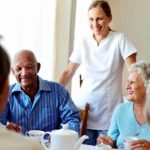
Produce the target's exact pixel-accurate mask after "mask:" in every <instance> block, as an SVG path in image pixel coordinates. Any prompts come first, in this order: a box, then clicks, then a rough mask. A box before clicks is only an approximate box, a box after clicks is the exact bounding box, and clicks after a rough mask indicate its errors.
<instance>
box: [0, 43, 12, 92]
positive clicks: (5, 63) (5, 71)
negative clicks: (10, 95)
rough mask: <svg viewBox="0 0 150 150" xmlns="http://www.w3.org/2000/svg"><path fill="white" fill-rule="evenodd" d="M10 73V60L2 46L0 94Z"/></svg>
mask: <svg viewBox="0 0 150 150" xmlns="http://www.w3.org/2000/svg"><path fill="white" fill-rule="evenodd" d="M9 72H10V60H9V57H8V54H7V53H6V51H5V50H4V48H3V47H2V46H1V45H0V92H1V91H2V88H3V84H4V81H5V79H6V78H7V77H8V75H9Z"/></svg>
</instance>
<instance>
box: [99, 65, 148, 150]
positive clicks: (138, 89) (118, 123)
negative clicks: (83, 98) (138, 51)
mask: <svg viewBox="0 0 150 150" xmlns="http://www.w3.org/2000/svg"><path fill="white" fill-rule="evenodd" d="M147 80H150V64H149V63H148V64H146V63H144V62H137V63H135V64H133V65H131V66H130V68H129V77H128V84H127V91H128V101H129V102H126V103H123V104H120V105H119V106H117V108H116V109H115V111H114V113H113V117H112V121H111V125H110V128H109V131H108V136H106V135H101V136H99V137H98V139H97V142H98V143H104V144H109V145H111V146H112V147H113V148H116V147H118V148H119V147H123V146H124V144H123V139H124V138H125V137H128V136H134V137H137V138H138V139H142V140H150V126H149V125H147V123H146V122H145V117H144V114H143V110H144V105H145V101H146V87H145V81H147ZM134 146H135V147H138V146H143V145H138V144H135V145H134ZM140 148H141V147H140ZM142 148H143V147H142Z"/></svg>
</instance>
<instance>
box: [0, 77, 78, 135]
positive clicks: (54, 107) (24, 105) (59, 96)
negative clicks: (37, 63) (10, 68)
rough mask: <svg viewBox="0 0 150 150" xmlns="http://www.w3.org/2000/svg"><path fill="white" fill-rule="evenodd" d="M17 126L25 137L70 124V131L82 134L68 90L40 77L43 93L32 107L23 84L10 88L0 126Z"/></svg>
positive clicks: (40, 93)
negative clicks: (29, 133) (30, 133)
mask: <svg viewBox="0 0 150 150" xmlns="http://www.w3.org/2000/svg"><path fill="white" fill-rule="evenodd" d="M7 121H9V122H13V123H16V124H17V125H19V126H21V127H22V132H23V134H24V133H25V132H26V131H29V130H35V129H38V130H43V131H51V130H54V129H59V128H60V127H61V124H66V123H67V124H68V125H69V129H72V130H75V131H77V132H79V128H80V119H79V112H78V110H77V108H76V107H75V105H74V103H73V102H72V99H71V98H70V95H69V93H68V92H67V90H66V89H65V88H64V87H63V86H61V85H60V84H58V83H55V82H50V81H46V80H43V79H41V78H40V77H39V90H38V92H37V93H36V95H35V97H34V102H33V103H32V102H31V100H30V98H29V96H28V95H27V94H25V93H24V91H23V90H22V89H21V86H20V84H19V83H15V84H13V85H12V86H11V87H10V94H9V99H8V103H7V105H6V107H5V110H4V111H3V112H2V113H0V122H2V123H3V124H6V123H7Z"/></svg>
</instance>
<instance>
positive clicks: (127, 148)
mask: <svg viewBox="0 0 150 150" xmlns="http://www.w3.org/2000/svg"><path fill="white" fill-rule="evenodd" d="M136 140H138V138H137V137H132V136H128V137H124V149H125V150H130V144H131V142H133V141H136Z"/></svg>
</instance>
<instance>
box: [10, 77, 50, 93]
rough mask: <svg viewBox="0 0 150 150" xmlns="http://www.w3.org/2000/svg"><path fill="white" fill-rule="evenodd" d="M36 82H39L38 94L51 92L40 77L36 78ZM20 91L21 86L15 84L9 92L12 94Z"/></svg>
mask: <svg viewBox="0 0 150 150" xmlns="http://www.w3.org/2000/svg"><path fill="white" fill-rule="evenodd" d="M38 80H39V92H40V91H52V89H51V88H50V86H46V84H45V81H44V80H43V79H42V78H41V77H39V76H38ZM21 91H23V90H22V89H21V86H20V84H19V83H16V84H14V85H13V86H12V90H11V92H12V93H13V92H21Z"/></svg>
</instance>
